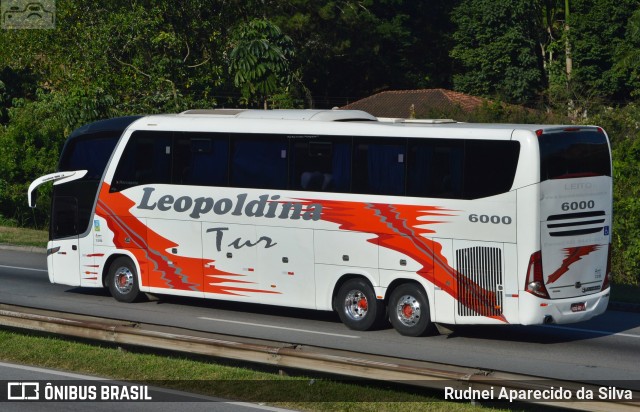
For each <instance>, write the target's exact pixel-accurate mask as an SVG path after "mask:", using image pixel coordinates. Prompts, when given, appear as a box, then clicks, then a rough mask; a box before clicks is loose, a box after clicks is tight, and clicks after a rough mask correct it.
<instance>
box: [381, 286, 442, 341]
mask: <svg viewBox="0 0 640 412" xmlns="http://www.w3.org/2000/svg"><path fill="white" fill-rule="evenodd" d="M388 311H389V322H391V325H393V327H394V329H395V330H397V331H398V333H400V334H401V335H404V336H424V335H426V334H427V333H428V332H429V331H430V329H431V326H432V324H431V317H430V313H429V299H427V295H426V293H425V292H424V290H423V289H422V287H421V286H420V285H418V284H415V283H404V284H402V285H400V286H398V287H397V288H396V289H394V291H393V292H392V293H391V297H390V298H389V306H388Z"/></svg>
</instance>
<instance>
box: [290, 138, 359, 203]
mask: <svg viewBox="0 0 640 412" xmlns="http://www.w3.org/2000/svg"><path fill="white" fill-rule="evenodd" d="M290 144H291V148H292V149H291V151H292V156H293V159H292V163H293V165H292V172H291V173H292V175H291V179H290V181H291V188H292V189H294V190H309V191H323V192H348V191H349V189H350V186H351V139H350V138H345V139H328V138H324V137H323V138H317V137H316V138H314V137H309V138H299V137H296V138H291V139H290Z"/></svg>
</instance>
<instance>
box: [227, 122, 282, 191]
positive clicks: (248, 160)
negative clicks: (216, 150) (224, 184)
mask: <svg viewBox="0 0 640 412" xmlns="http://www.w3.org/2000/svg"><path fill="white" fill-rule="evenodd" d="M287 152H288V150H287V138H286V136H284V135H283V136H272V135H258V134H247V135H243V136H238V137H236V138H234V139H232V147H231V175H230V185H231V186H234V187H246V188H256V189H286V188H287V185H288V154H287Z"/></svg>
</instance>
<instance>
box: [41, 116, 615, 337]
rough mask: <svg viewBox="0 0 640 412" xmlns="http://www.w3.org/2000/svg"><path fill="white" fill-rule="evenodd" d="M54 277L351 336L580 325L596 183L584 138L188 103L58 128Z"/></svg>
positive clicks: (595, 152)
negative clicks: (389, 330)
mask: <svg viewBox="0 0 640 412" xmlns="http://www.w3.org/2000/svg"><path fill="white" fill-rule="evenodd" d="M47 181H54V182H55V183H54V186H53V195H52V196H53V204H52V209H51V229H50V241H49V243H48V252H47V254H48V257H47V264H48V273H49V279H50V281H51V282H53V283H60V284H65V285H71V286H81V287H107V288H108V289H109V290H110V292H111V294H112V295H113V296H114V298H116V299H117V300H119V301H123V302H133V301H135V300H137V299H138V298H139V297H140V296H141V294H142V295H143V294H144V293H152V294H170V295H181V296H192V297H200V298H211V299H221V300H232V301H239V302H248V303H262V304H269V305H281V306H288V307H295V308H308V309H317V310H335V311H336V312H337V313H338V314H339V316H340V318H341V320H342V321H343V322H344V323H345V324H346V325H347V326H348V327H349V328H352V329H356V330H367V329H371V328H374V327H376V326H378V325H380V322H381V321H384V320H386V319H388V320H389V321H390V322H391V324H392V325H393V326H394V328H395V329H396V330H397V331H398V332H399V333H401V334H404V335H410V336H418V335H423V334H425V333H426V332H427V331H428V330H429V329H430V326H431V325H432V324H433V323H443V324H523V325H532V324H542V323H569V322H577V321H582V320H586V319H589V318H591V317H593V316H595V315H598V314H601V313H603V312H604V311H605V309H606V307H607V303H608V300H609V290H610V289H609V277H610V254H611V246H610V242H611V219H612V217H611V213H612V178H611V156H610V148H609V142H608V138H607V135H606V134H605V132H604V131H603V130H602V129H601V128H598V127H592V126H550V125H506V124H465V123H455V122H448V123H446V122H445V123H442V122H427V121H422V122H420V121H410V120H393V119H387V120H386V121H380V120H378V119H376V118H375V117H373V116H371V115H369V114H367V113H365V112H361V111H347V110H324V111H323V110H273V111H257V110H192V111H187V112H184V113H180V114H177V115H158V116H147V117H128V118H118V119H111V120H105V121H100V122H96V123H92V124H90V125H87V126H84V127H83V128H80V129H78V130H76V131H75V132H74V133H73V134H72V135H71V136H69V138H68V139H67V141H66V144H65V146H64V148H63V150H62V154H61V158H60V162H59V166H58V172H56V173H53V174H50V175H47V176H43V177H41V178H39V179H37V180H36V181H34V182H33V183H32V184H31V187H30V188H29V203H30V205H31V206H35V198H34V197H35V193H34V190H35V188H36V187H37V186H38V185H40V184H42V183H44V182H47Z"/></svg>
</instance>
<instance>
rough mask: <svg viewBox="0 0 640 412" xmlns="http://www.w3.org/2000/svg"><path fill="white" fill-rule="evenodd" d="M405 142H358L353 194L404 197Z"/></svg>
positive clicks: (356, 145) (358, 139) (366, 139)
mask: <svg viewBox="0 0 640 412" xmlns="http://www.w3.org/2000/svg"><path fill="white" fill-rule="evenodd" d="M405 142H406V140H405V139H369V138H356V139H355V144H354V147H355V149H354V150H355V153H354V163H353V192H354V193H366V194H373V195H400V196H402V195H404V192H405V188H404V181H405V177H404V176H405V165H406V145H405Z"/></svg>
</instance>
